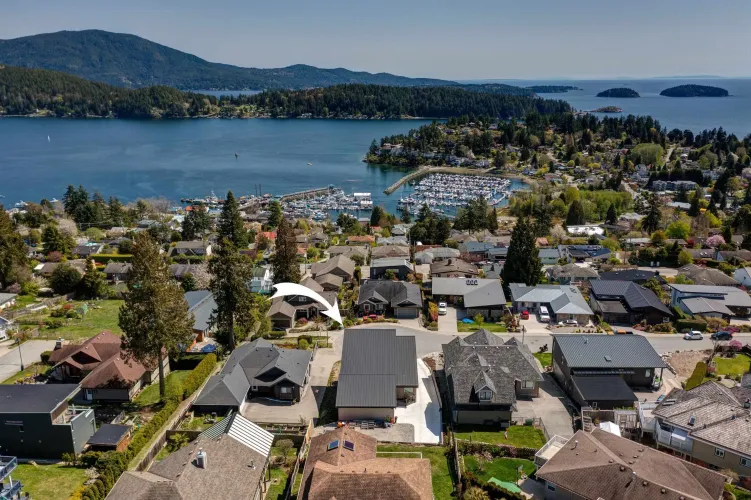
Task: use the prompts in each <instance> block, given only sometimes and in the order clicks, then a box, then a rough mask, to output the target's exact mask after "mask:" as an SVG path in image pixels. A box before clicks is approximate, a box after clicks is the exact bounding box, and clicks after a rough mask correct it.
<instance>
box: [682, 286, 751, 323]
mask: <svg viewBox="0 0 751 500" xmlns="http://www.w3.org/2000/svg"><path fill="white" fill-rule="evenodd" d="M670 288H671V292H670V305H671V307H674V306H677V307H680V308H681V309H682V310H684V311H685V312H687V313H688V314H691V315H694V314H700V315H702V316H705V315H708V316H713V317H723V316H728V317H747V316H748V315H749V311H751V297H750V296H749V295H748V293H746V292H745V291H743V290H741V289H739V288H736V287H733V286H713V285H675V284H673V285H670Z"/></svg>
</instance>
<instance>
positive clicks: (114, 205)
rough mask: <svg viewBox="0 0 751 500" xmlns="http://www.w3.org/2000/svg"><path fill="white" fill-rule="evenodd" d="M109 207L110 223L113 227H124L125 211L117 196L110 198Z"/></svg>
mask: <svg viewBox="0 0 751 500" xmlns="http://www.w3.org/2000/svg"><path fill="white" fill-rule="evenodd" d="M107 205H108V206H107V214H108V216H109V223H110V224H111V225H112V226H124V225H125V210H124V209H123V204H122V202H121V201H120V200H119V199H118V198H116V197H115V196H110V199H109V203H108V204H107Z"/></svg>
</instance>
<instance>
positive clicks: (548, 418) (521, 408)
mask: <svg viewBox="0 0 751 500" xmlns="http://www.w3.org/2000/svg"><path fill="white" fill-rule="evenodd" d="M543 377H544V379H545V380H544V381H542V382H541V383H540V395H539V396H538V397H536V398H532V399H531V400H519V401H517V402H516V408H517V411H516V412H514V414H513V415H514V418H517V419H519V420H521V419H524V418H534V417H539V418H540V419H542V423H543V425H545V430H546V431H547V432H548V436H550V437H553V436H555V435H559V436H561V437H565V438H569V437H571V436H573V435H574V429H573V427H572V425H571V415H570V414H569V412H568V410H567V409H566V404H565V403H564V401H566V399H567V397H566V395H565V394H564V393H563V391H562V390H561V389H560V387H558V385H557V384H556V383H555V381H554V380H553V378H552V375H550V374H549V373H545V374H543Z"/></svg>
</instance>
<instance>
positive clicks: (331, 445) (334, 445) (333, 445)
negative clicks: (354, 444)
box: [326, 439, 339, 451]
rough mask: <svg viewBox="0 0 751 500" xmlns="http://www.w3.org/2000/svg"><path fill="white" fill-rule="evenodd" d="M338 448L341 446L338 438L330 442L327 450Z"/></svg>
mask: <svg viewBox="0 0 751 500" xmlns="http://www.w3.org/2000/svg"><path fill="white" fill-rule="evenodd" d="M337 448H339V440H338V439H337V440H336V441H331V442H330V443H329V446H328V448H326V451H331V450H335V449H337Z"/></svg>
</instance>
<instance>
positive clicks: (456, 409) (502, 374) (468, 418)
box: [443, 330, 543, 427]
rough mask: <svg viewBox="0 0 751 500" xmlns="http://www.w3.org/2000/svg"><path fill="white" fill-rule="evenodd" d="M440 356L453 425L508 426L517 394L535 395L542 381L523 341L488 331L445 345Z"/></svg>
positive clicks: (522, 396)
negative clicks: (442, 361) (503, 337)
mask: <svg viewBox="0 0 751 500" xmlns="http://www.w3.org/2000/svg"><path fill="white" fill-rule="evenodd" d="M443 359H444V367H445V368H444V370H445V372H446V379H447V382H448V388H449V404H450V406H451V416H452V419H453V421H454V423H456V424H485V423H488V422H493V423H494V424H496V425H500V426H501V427H508V426H509V425H510V421H511V412H512V411H513V410H514V409H515V407H516V401H517V398H532V397H536V396H537V395H538V393H539V383H540V382H542V380H543V378H542V374H541V373H540V370H539V368H538V367H537V362H536V361H535V359H534V356H532V353H531V352H530V351H529V349H528V348H527V346H525V345H524V344H522V343H520V342H518V341H517V340H516V339H515V338H513V337H512V338H510V339H508V340H507V341H505V342H504V340H503V339H502V338H501V337H499V336H497V335H494V334H492V333H490V332H488V331H487V330H478V331H477V332H475V333H473V334H472V335H468V336H467V337H464V338H462V337H456V338H455V339H454V340H452V341H451V342H449V343H448V344H443Z"/></svg>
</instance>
